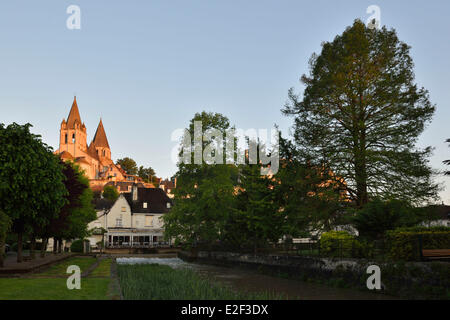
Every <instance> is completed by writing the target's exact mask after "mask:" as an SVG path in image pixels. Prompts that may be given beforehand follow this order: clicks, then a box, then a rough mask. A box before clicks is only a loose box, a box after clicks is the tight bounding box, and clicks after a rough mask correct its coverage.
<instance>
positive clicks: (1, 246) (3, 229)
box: [0, 210, 11, 268]
mask: <svg viewBox="0 0 450 320" xmlns="http://www.w3.org/2000/svg"><path fill="white" fill-rule="evenodd" d="M10 228H11V219H10V218H9V216H8V215H7V214H6V213H4V212H3V211H1V210H0V268H2V267H3V258H4V254H5V240H6V235H7V234H8V231H9V229H10Z"/></svg>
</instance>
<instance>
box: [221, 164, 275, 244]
mask: <svg viewBox="0 0 450 320" xmlns="http://www.w3.org/2000/svg"><path fill="white" fill-rule="evenodd" d="M276 183H277V182H276V180H275V179H272V177H271V176H265V175H261V164H260V163H258V164H249V165H242V166H239V186H238V188H237V194H236V205H235V209H234V210H233V211H232V214H231V215H230V219H229V220H228V221H227V222H228V223H227V225H226V228H225V234H224V236H225V239H224V240H225V241H226V242H229V243H230V244H232V245H233V247H236V246H239V247H249V248H250V247H251V248H253V250H254V251H255V252H256V250H257V248H264V247H265V246H266V245H267V244H269V243H277V242H278V240H279V239H280V238H281V237H282V236H283V223H284V219H283V217H284V212H282V211H281V210H280V205H279V202H278V201H277V199H276V193H275V192H274V191H273V188H274V185H275V184H276Z"/></svg>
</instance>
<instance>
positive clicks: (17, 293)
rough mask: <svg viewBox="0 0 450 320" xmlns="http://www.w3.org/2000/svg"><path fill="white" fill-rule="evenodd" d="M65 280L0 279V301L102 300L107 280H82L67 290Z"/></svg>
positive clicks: (106, 288)
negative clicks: (77, 288) (79, 283)
mask: <svg viewBox="0 0 450 320" xmlns="http://www.w3.org/2000/svg"><path fill="white" fill-rule="evenodd" d="M66 280H67V279H65V278H0V300H104V299H107V291H108V285H109V279H106V278H100V279H99V278H97V279H96V278H82V279H81V289H80V290H76V289H74V290H69V289H67V286H66Z"/></svg>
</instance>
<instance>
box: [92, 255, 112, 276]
mask: <svg viewBox="0 0 450 320" xmlns="http://www.w3.org/2000/svg"><path fill="white" fill-rule="evenodd" d="M111 263H112V259H103V260H102V261H100V263H99V265H98V267H97V268H95V269H94V271H92V273H91V274H90V275H89V277H109V276H110V275H111Z"/></svg>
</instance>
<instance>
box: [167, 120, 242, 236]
mask: <svg viewBox="0 0 450 320" xmlns="http://www.w3.org/2000/svg"><path fill="white" fill-rule="evenodd" d="M195 121H202V128H203V130H204V131H205V130H208V129H212V128H215V129H218V130H219V131H220V132H221V133H222V134H223V139H224V140H225V131H226V130H227V129H229V128H230V123H229V120H228V119H227V118H226V117H225V116H223V115H221V114H218V113H207V112H202V113H197V114H195V116H194V118H193V119H192V120H191V122H190V124H189V127H188V128H187V131H188V132H189V133H190V135H191V137H194V122H195ZM210 143H211V141H210V140H208V139H203V142H202V145H203V150H204V149H205V147H206V146H207V145H209V144H210ZM224 145H225V141H224ZM191 156H192V157H191V158H192V159H193V152H192V154H191ZM193 162H194V161H191V164H189V163H183V162H179V163H178V171H177V174H176V177H177V188H176V189H175V204H174V207H173V209H172V210H171V211H170V213H168V214H166V215H164V223H165V235H166V237H175V238H176V239H177V240H180V241H182V242H184V243H187V244H192V245H193V244H196V243H199V242H203V243H209V244H211V243H213V242H214V241H216V240H219V239H220V238H221V235H222V233H223V228H224V225H225V223H226V221H227V220H228V217H229V214H230V212H231V210H232V208H233V200H234V190H235V186H236V181H237V168H236V166H234V165H231V164H229V165H227V164H207V163H205V162H204V161H203V162H202V163H201V164H195V163H193Z"/></svg>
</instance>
